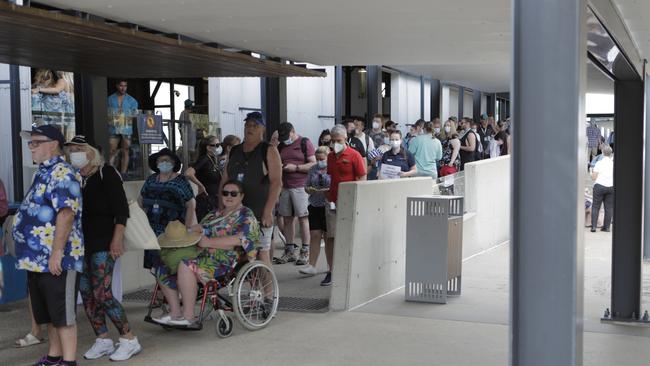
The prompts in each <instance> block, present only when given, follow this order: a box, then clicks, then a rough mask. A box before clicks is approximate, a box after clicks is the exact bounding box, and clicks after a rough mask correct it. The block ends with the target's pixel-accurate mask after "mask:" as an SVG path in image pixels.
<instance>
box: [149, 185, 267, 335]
mask: <svg viewBox="0 0 650 366" xmlns="http://www.w3.org/2000/svg"><path fill="white" fill-rule="evenodd" d="M243 198H244V190H243V185H242V184H241V183H240V182H238V181H236V180H231V181H228V182H226V184H225V185H224V186H223V190H222V191H221V200H222V202H223V206H224V208H223V210H216V211H214V212H212V213H210V214H208V215H207V216H206V217H205V218H204V219H203V220H202V221H201V223H200V224H199V225H194V226H193V227H192V233H189V234H187V235H188V236H190V237H191V236H192V235H194V238H195V239H194V240H192V239H191V238H190V243H191V242H192V241H194V242H195V243H196V240H198V244H197V245H196V246H195V250H194V251H192V250H190V254H189V255H188V254H187V251H185V254H182V257H180V259H179V257H178V255H176V259H173V258H169V257H174V255H171V256H170V255H165V253H161V257H162V258H163V262H164V264H161V266H160V267H158V268H156V271H155V272H156V277H157V280H158V283H159V284H160V287H161V289H162V292H163V294H164V296H165V299H166V300H167V302H168V304H169V314H166V315H163V316H161V317H160V318H154V319H153V320H154V321H155V322H157V323H159V324H163V325H174V326H191V325H192V324H194V323H195V322H196V316H195V314H194V307H195V299H196V297H197V293H198V285H197V282H201V283H202V284H206V283H207V282H208V281H210V280H213V279H216V278H219V277H222V276H225V275H227V274H229V273H231V272H233V270H234V268H235V265H236V264H237V263H238V262H239V261H240V259H242V258H241V257H243V256H247V257H248V259H249V260H251V261H252V260H254V259H255V256H256V255H257V245H258V244H259V239H260V229H259V224H258V222H257V220H256V219H255V214H254V213H253V211H251V210H250V209H249V208H247V207H245V206H243V205H242V200H243ZM172 224H173V223H170V226H171V225H172ZM183 229H184V228H183ZM165 231H166V233H165V234H163V235H161V237H160V238H159V240H160V242H161V247H162V248H164V247H166V246H165V245H164V244H165V241H166V240H169V238H167V239H166V237H165V236H166V235H167V234H168V233H167V232H168V230H165ZM167 236H168V237H169V235H167ZM199 237H200V239H199ZM186 242H187V239H186ZM163 251H165V250H163ZM174 267H176V268H174ZM179 292H180V295H181V298H182V299H190V301H183V306H182V309H181V305H180V300H179V296H178V295H179Z"/></svg>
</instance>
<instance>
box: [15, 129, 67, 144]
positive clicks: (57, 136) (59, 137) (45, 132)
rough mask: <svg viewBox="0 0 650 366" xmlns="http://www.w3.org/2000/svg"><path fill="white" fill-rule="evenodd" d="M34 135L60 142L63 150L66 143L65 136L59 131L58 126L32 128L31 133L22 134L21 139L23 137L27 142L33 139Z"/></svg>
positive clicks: (22, 132)
mask: <svg viewBox="0 0 650 366" xmlns="http://www.w3.org/2000/svg"><path fill="white" fill-rule="evenodd" d="M34 135H41V136H45V137H47V138H49V139H50V140H53V141H58V142H59V147H60V148H63V143H64V142H65V139H64V138H63V134H62V133H61V130H59V128H58V127H57V126H56V125H43V126H38V127H34V128H32V130H31V131H21V132H20V137H22V138H23V139H25V140H29V139H31V137H32V136H34Z"/></svg>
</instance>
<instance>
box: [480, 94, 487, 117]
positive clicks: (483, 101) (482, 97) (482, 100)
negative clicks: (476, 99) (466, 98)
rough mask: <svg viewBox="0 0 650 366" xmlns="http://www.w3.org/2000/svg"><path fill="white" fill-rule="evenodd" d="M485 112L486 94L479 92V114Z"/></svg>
mask: <svg viewBox="0 0 650 366" xmlns="http://www.w3.org/2000/svg"><path fill="white" fill-rule="evenodd" d="M483 113H487V95H485V94H481V114H483Z"/></svg>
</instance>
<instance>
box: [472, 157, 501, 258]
mask: <svg viewBox="0 0 650 366" xmlns="http://www.w3.org/2000/svg"><path fill="white" fill-rule="evenodd" d="M465 210H466V212H467V214H466V215H465V220H464V223H463V258H466V257H468V256H471V255H473V254H476V253H479V252H481V251H483V250H485V249H488V248H490V247H493V246H495V245H497V244H500V243H503V242H504V241H506V240H508V238H509V236H510V156H501V157H498V158H495V159H487V160H480V161H477V162H474V163H469V164H466V165H465Z"/></svg>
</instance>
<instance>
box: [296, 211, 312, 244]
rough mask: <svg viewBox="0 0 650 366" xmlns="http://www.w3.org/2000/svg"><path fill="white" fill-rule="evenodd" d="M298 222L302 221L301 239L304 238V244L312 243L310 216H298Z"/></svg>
mask: <svg viewBox="0 0 650 366" xmlns="http://www.w3.org/2000/svg"><path fill="white" fill-rule="evenodd" d="M298 222H299V223H300V240H302V245H303V246H304V245H305V244H309V243H310V240H309V239H310V235H309V216H305V217H300V218H298Z"/></svg>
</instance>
